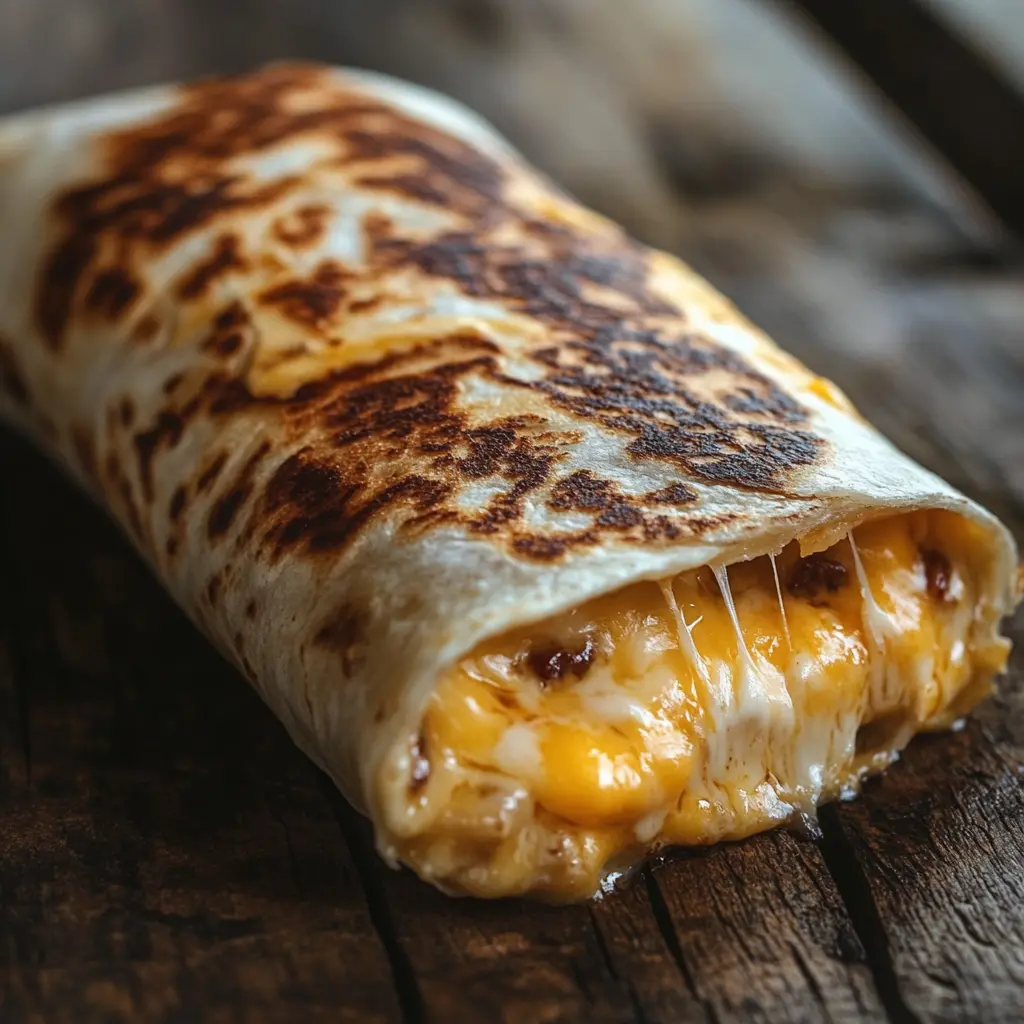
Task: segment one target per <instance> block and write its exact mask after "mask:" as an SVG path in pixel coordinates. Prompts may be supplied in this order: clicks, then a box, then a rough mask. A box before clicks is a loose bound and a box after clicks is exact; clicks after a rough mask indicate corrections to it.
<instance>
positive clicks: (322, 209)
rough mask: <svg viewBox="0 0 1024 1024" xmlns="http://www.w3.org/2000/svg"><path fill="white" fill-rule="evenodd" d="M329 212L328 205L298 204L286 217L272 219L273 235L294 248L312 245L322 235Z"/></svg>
mask: <svg viewBox="0 0 1024 1024" xmlns="http://www.w3.org/2000/svg"><path fill="white" fill-rule="evenodd" d="M330 214H331V209H330V207H329V206H324V205H323V204H320V203H313V204H310V205H309V206H300V207H299V208H298V209H297V210H295V211H294V212H293V213H291V214H289V215H288V216H287V217H278V219H277V220H275V221H274V225H273V232H274V237H275V238H277V239H278V240H279V241H281V242H284V244H285V245H290V246H293V247H295V248H300V247H302V246H307V245H312V244H313V243H314V242H317V241H319V239H320V238H322V237H323V234H324V232H325V231H326V229H327V219H328V217H329V216H330Z"/></svg>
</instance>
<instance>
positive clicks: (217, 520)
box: [206, 441, 270, 540]
mask: <svg viewBox="0 0 1024 1024" xmlns="http://www.w3.org/2000/svg"><path fill="white" fill-rule="evenodd" d="M269 451H270V442H269V441H264V442H262V443H261V444H260V446H259V447H258V448H257V449H256V451H254V452H253V453H252V455H250V456H249V458H248V459H247V460H246V462H245V464H244V465H243V466H242V468H241V469H240V470H239V472H238V475H237V476H236V477H235V479H234V482H233V483H232V484H231V485H230V487H229V488H228V489H227V491H226V492H225V493H224V494H223V495H221V497H220V498H218V499H217V501H216V502H215V503H214V505H213V508H212V509H211V510H210V517H209V519H208V520H207V522H206V533H207V536H208V537H209V538H210V539H211V540H214V539H216V538H218V537H221V536H223V535H224V534H225V533H227V532H228V530H229V529H231V525H232V524H233V523H234V521H235V518H236V516H237V515H238V513H239V511H240V510H241V508H242V506H243V505H244V504H245V502H246V501H247V500H248V498H249V496H250V495H251V494H252V492H253V476H254V475H255V472H256V468H257V467H258V466H259V464H260V462H262V460H263V459H264V458H266V455H267V452H269Z"/></svg>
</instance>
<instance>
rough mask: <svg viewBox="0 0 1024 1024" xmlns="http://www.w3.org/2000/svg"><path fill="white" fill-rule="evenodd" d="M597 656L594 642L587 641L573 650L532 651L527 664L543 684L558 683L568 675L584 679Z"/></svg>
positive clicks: (542, 649)
mask: <svg viewBox="0 0 1024 1024" xmlns="http://www.w3.org/2000/svg"><path fill="white" fill-rule="evenodd" d="M596 655H597V649H596V648H595V647H594V642H593V641H592V640H590V639H587V640H585V641H584V642H583V643H582V645H580V646H579V647H575V648H572V649H569V648H566V647H560V646H551V647H541V648H538V649H536V650H532V651H530V653H529V654H528V655H527V664H528V665H529V666H530V670H531V671H532V672H533V674H534V675H535V676H536V677H537V678H538V679H539V680H540V681H541V683H542V684H546V683H552V682H556V681H558V680H561V679H564V678H565V677H566V676H567V675H570V674H571V675H574V676H575V677H576V678H577V679H582V678H583V677H584V676H585V675H586V674H587V670H588V669H589V668H590V666H591V664H592V663H593V661H594V658H595V656H596Z"/></svg>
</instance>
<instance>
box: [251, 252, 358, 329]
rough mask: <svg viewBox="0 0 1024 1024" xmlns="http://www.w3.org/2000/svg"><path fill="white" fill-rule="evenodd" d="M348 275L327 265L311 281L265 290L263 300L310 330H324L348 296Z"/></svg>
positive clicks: (292, 282)
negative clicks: (346, 294) (345, 287)
mask: <svg viewBox="0 0 1024 1024" xmlns="http://www.w3.org/2000/svg"><path fill="white" fill-rule="evenodd" d="M347 276H348V275H347V273H346V271H345V270H344V268H342V267H340V266H338V265H337V264H335V263H329V262H324V263H321V264H320V266H319V267H317V268H316V270H315V271H314V273H313V276H312V277H311V278H310V279H309V280H294V281H288V282H286V283H285V284H280V285H275V286H274V287H273V288H270V289H268V290H267V291H265V292H264V293H263V294H262V296H260V299H261V301H262V302H265V303H266V304H267V305H270V306H275V307H277V308H278V309H279V310H280V312H281V313H283V314H284V315H285V316H287V317H289V318H290V319H292V320H295V321H296V322H297V323H300V324H303V325H305V326H307V327H312V328H322V327H324V326H325V325H326V324H327V323H328V322H329V321H330V320H331V319H332V318H333V317H334V316H335V314H336V313H337V312H338V310H339V309H340V307H341V303H342V301H343V299H344V297H345V289H344V285H345V281H346V278H347Z"/></svg>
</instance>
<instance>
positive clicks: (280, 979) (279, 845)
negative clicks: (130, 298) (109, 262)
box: [0, 433, 400, 1022]
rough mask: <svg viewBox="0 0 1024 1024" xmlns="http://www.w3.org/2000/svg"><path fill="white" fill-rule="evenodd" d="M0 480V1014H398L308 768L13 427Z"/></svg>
mask: <svg viewBox="0 0 1024 1024" xmlns="http://www.w3.org/2000/svg"><path fill="white" fill-rule="evenodd" d="M0 476H2V479H4V480H5V481H8V482H16V485H15V486H9V487H5V488H4V490H3V494H2V504H3V506H4V508H3V519H2V520H0V522H2V524H3V528H2V537H3V538H4V541H5V543H4V550H3V553H2V557H3V572H4V575H3V581H4V585H3V587H2V588H0V602H2V606H0V629H2V630H3V633H2V640H0V666H2V668H0V705H2V707H3V709H4V711H5V712H6V711H8V709H11V708H12V707H14V708H17V709H19V711H22V710H23V712H24V716H25V722H26V728H25V729H24V732H23V734H22V739H21V741H20V742H19V741H18V732H19V730H18V729H15V730H11V729H9V728H8V727H7V726H6V725H5V728H4V738H8V737H9V736H10V734H11V733H12V732H13V733H14V736H15V743H14V745H13V747H12V746H11V745H10V744H9V743H5V747H4V755H3V759H2V761H0V764H2V768H3V774H2V784H0V950H2V956H3V967H4V973H5V980H4V981H3V982H0V993H2V995H0V1017H2V1018H3V1019H4V1020H40V1021H42V1020H55V1019H60V1020H73V1019H80V1020H96V1019H103V1020H133V1021H134V1020H142V1019H146V1020H164V1019H179V1020H189V1019H191V1020H195V1019H199V1018H200V1016H201V1017H202V1018H203V1019H209V1020H218V1019H220V1020H241V1019H245V1020H280V1021H291V1020H295V1019H302V1020H330V1021H336V1020H352V1021H356V1020H358V1021H382V1022H383V1021H392V1020H397V1019H399V1016H400V1013H399V1007H398V1004H397V1001H396V998H395V996H394V993H393V983H392V968H391V965H390V962H389V960H388V958H387V955H386V952H385V950H384V948H383V946H382V945H381V943H380V942H379V940H378V939H377V937H376V935H375V932H374V930H373V927H372V924H371V921H370V918H369V914H368V911H367V908H366V905H365V902H364V900H363V897H362V893H361V888H360V884H359V880H358V876H357V874H356V872H355V869H354V866H353V864H352V862H351V859H350V857H349V855H348V852H347V849H346V846H345V843H344V841H343V839H342V837H341V835H340V834H339V832H338V829H337V825H336V822H335V820H334V816H333V812H332V810H331V806H330V804H329V802H328V801H327V800H326V799H325V797H324V794H323V791H322V789H321V786H320V781H319V775H318V773H317V772H316V771H315V770H314V769H313V768H312V766H311V765H309V763H308V762H307V761H306V760H305V759H304V758H303V757H302V755H301V754H299V753H298V751H297V750H296V749H295V748H293V747H292V745H291V743H290V741H289V740H288V738H287V737H286V736H285V735H284V731H283V729H281V727H280V726H279V725H278V724H277V723H276V722H275V720H274V719H273V717H272V716H271V715H270V714H269V712H268V711H267V710H266V709H265V708H264V707H263V706H262V705H261V704H260V702H259V701H258V700H257V698H256V697H255V696H254V695H253V694H252V693H251V692H250V691H249V689H248V687H246V686H245V685H244V683H243V682H242V681H241V680H240V679H239V678H238V677H237V676H236V675H235V673H234V672H233V671H231V670H230V669H229V668H228V667H227V666H226V665H225V664H224V663H223V662H222V661H221V660H220V659H219V658H218V657H217V656H216V655H215V654H214V653H213V651H212V650H211V649H210V648H209V647H208V646H207V644H206V643H205V642H204V641H203V640H202V639H201V638H200V637H199V636H198V635H197V634H196V633H195V631H194V630H193V629H192V627H191V626H190V625H189V624H188V623H187V622H186V621H185V620H184V618H183V617H182V616H181V615H180V614H179V613H178V612H177V611H176V610H175V609H174V608H173V607H172V606H171V604H170V602H169V601H168V600H167V599H166V598H165V597H164V596H163V595H162V594H161V593H160V592H159V590H158V588H157V587H156V585H155V583H154V581H153V580H152V579H151V578H150V577H149V575H148V573H147V572H146V571H145V569H144V568H143V567H142V566H141V564H140V563H139V560H138V559H137V558H136V557H135V556H134V555H133V554H132V553H131V552H130V551H129V550H128V549H127V546H126V544H125V543H124V541H123V540H122V539H121V538H120V537H118V536H117V535H116V534H115V533H114V530H113V528H112V527H111V526H110V525H109V524H108V523H107V522H106V521H105V520H104V519H103V518H102V517H101V516H100V514H99V512H98V511H97V510H96V509H94V508H92V507H91V506H90V505H89V504H88V503H87V502H86V501H85V500H84V499H83V498H82V497H81V496H80V495H78V494H77V493H75V492H73V491H72V489H71V488H70V486H69V485H68V484H67V483H66V482H65V481H64V480H63V479H61V478H59V477H58V476H57V475H56V473H55V471H54V470H53V469H52V468H51V467H49V466H47V465H46V464H45V463H44V462H43V461H42V460H41V459H40V458H39V456H37V455H34V454H32V453H31V452H29V451H28V450H27V448H26V447H25V445H24V443H23V442H21V441H20V440H16V439H14V438H12V437H11V436H10V435H9V434H7V433H3V434H2V435H0ZM14 720H15V721H18V716H17V715H16V716H15V717H14ZM26 766H27V768H26ZM0 977H3V975H0Z"/></svg>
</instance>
